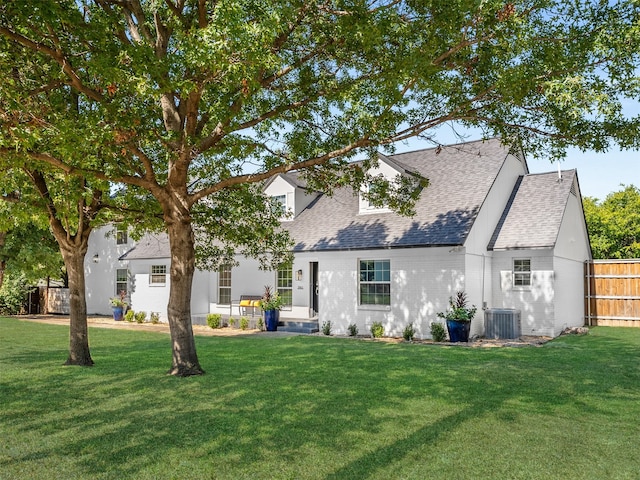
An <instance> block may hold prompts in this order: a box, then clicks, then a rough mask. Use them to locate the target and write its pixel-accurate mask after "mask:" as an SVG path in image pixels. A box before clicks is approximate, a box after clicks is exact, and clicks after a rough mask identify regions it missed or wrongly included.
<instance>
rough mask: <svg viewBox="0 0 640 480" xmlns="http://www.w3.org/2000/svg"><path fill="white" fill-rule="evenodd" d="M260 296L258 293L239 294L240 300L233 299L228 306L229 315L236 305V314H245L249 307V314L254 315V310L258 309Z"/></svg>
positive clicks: (257, 310)
mask: <svg viewBox="0 0 640 480" xmlns="http://www.w3.org/2000/svg"><path fill="white" fill-rule="evenodd" d="M261 300H262V297H261V296H260V295H241V296H240V300H233V301H232V302H231V307H230V312H229V314H230V315H233V307H238V315H247V312H248V311H249V309H251V316H252V317H253V316H255V314H256V312H259V311H260V301H261Z"/></svg>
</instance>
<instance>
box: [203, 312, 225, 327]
mask: <svg viewBox="0 0 640 480" xmlns="http://www.w3.org/2000/svg"><path fill="white" fill-rule="evenodd" d="M207 325H209V326H210V327H211V328H220V327H221V326H222V315H220V314H219V313H210V314H209V315H207Z"/></svg>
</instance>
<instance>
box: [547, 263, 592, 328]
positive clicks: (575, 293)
mask: <svg viewBox="0 0 640 480" xmlns="http://www.w3.org/2000/svg"><path fill="white" fill-rule="evenodd" d="M553 262H554V265H555V267H556V281H555V291H556V306H555V324H554V332H553V335H554V336H556V335H560V333H562V331H563V330H564V329H565V328H567V327H581V326H583V325H584V317H585V315H584V263H582V262H579V261H576V260H568V259H566V258H559V257H556V258H554V260H553Z"/></svg>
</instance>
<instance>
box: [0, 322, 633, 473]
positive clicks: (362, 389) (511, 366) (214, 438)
mask: <svg viewBox="0 0 640 480" xmlns="http://www.w3.org/2000/svg"><path fill="white" fill-rule="evenodd" d="M60 328H63V327H60ZM92 336H93V338H94V344H95V357H96V360H97V364H96V367H94V368H91V369H78V368H75V367H73V368H69V367H61V366H60V367H56V368H50V369H46V370H42V371H39V372H38V373H39V376H38V377H37V378H35V379H34V377H33V376H31V375H26V376H25V377H24V378H20V376H19V374H18V372H17V371H15V370H14V371H12V373H11V378H10V380H9V381H7V382H5V381H1V382H0V385H2V387H1V388H2V390H0V392H2V403H1V404H0V420H1V421H0V425H5V426H6V427H7V428H9V429H10V430H9V431H10V432H12V433H13V434H14V435H17V437H18V438H16V439H14V441H15V442H20V440H19V437H22V436H24V437H25V438H35V439H38V438H41V439H45V438H48V439H49V440H47V441H40V442H39V441H35V442H31V443H27V444H24V445H21V448H18V449H16V452H17V453H14V454H13V455H12V456H10V457H9V456H7V455H5V456H4V457H0V468H2V469H5V468H6V469H7V470H6V471H10V472H12V471H19V470H20V468H21V465H22V464H24V463H29V462H35V463H38V464H39V463H42V462H44V461H45V460H47V459H48V460H49V461H51V462H53V464H55V462H56V461H64V462H67V463H69V464H70V465H72V466H73V467H74V468H75V472H76V473H78V474H80V475H82V476H85V477H89V476H91V477H94V478H136V477H139V476H146V477H151V476H154V475H155V476H156V477H157V478H166V477H175V478H187V477H191V478H197V477H199V476H200V477H206V476H208V477H211V476H212V472H215V475H217V476H218V477H220V478H237V477H240V476H244V477H253V478H296V477H307V478H328V479H337V478H356V479H357V478H367V477H369V476H374V475H375V474H376V473H379V472H382V471H384V469H386V468H389V467H390V466H392V465H394V464H396V463H397V462H399V461H402V459H403V458H406V457H408V456H410V455H412V454H413V453H414V452H418V451H420V449H422V448H423V447H424V446H425V445H426V446H429V445H436V444H438V443H440V442H442V441H446V440H447V438H448V437H449V436H450V435H452V434H453V433H454V432H457V431H460V430H461V429H462V428H464V425H465V424H466V423H467V422H470V421H473V420H474V419H477V418H480V417H483V416H488V415H493V416H496V417H499V418H500V421H501V422H514V419H515V418H516V417H517V416H518V415H526V414H541V413H543V412H545V413H546V412H550V411H553V410H554V409H558V408H561V407H562V406H563V405H567V404H573V403H575V402H576V398H575V396H573V395H571V393H573V394H579V395H587V396H591V397H593V401H592V402H591V404H590V405H589V406H588V407H589V408H590V409H591V410H590V412H592V413H598V414H603V413H602V412H597V411H596V410H594V409H593V408H594V405H598V403H599V400H600V399H604V398H605V397H607V396H608V395H610V394H611V392H613V391H614V390H617V389H620V388H621V385H620V382H621V381H622V379H623V377H621V376H620V375H619V372H614V373H612V372H610V371H609V370H608V367H609V366H610V365H612V364H619V365H621V367H622V368H623V369H628V368H632V366H633V365H634V362H636V363H635V364H636V365H637V360H638V353H637V348H636V351H635V353H634V352H633V350H632V342H629V343H628V344H627V342H625V341H622V342H618V341H617V340H616V338H611V337H603V338H593V339H587V338H586V337H585V338H572V339H566V340H565V339H563V340H561V342H558V344H557V345H558V346H551V347H550V348H540V349H533V348H531V349H517V350H508V349H501V350H498V349H496V350H494V351H480V350H474V349H468V348H454V347H438V346H430V347H425V346H419V345H406V344H404V345H403V344H401V345H387V344H382V343H374V342H358V341H349V340H336V339H331V338H327V339H325V338H322V337H287V338H279V339H273V340H269V341H268V340H265V339H264V338H260V339H256V338H251V337H241V338H213V337H211V338H206V339H205V338H198V339H197V340H196V341H197V343H198V351H199V355H200V360H201V363H202V364H203V366H204V367H205V369H206V370H207V372H208V373H207V375H205V376H203V377H192V378H186V379H179V378H174V377H170V376H166V375H163V373H164V372H165V371H166V367H167V366H168V364H169V361H170V344H169V341H168V339H167V338H166V336H160V335H158V334H153V333H146V334H144V335H140V334H137V333H136V334H134V333H131V332H126V333H124V332H114V331H104V332H101V333H98V332H93V335H92ZM552 344H553V342H552ZM563 344H564V346H562V345H563ZM587 345H588V346H587ZM616 346H619V349H618V350H617V351H616ZM57 351H58V349H56V348H52V349H51V350H49V351H47V352H45V353H43V354H42V355H43V356H42V357H40V358H39V359H38V360H37V361H41V362H42V365H44V366H46V365H49V364H50V362H51V359H53V358H55V356H56V355H57ZM32 354H33V350H32V349H30V350H29V351H28V352H24V353H23V354H21V355H16V356H15V357H14V358H12V359H11V363H12V364H14V365H15V366H18V365H20V364H21V363H22V362H29V360H28V357H29V356H30V355H32ZM619 354H622V356H619ZM3 360H4V359H3ZM598 361H601V362H602V363H603V366H602V367H597V362H598ZM33 366H34V364H33V363H32V364H31V367H33ZM47 368H48V367H47ZM629 372H630V375H631V377H630V378H627V379H626V380H625V381H628V382H629V383H628V385H633V382H634V381H637V380H638V378H637V377H638V373H637V369H636V371H635V373H634V370H629ZM633 375H635V377H634V376H633ZM603 376H608V377H609V378H608V379H605V378H603ZM625 388H629V391H630V392H631V391H633V390H632V388H633V387H631V386H627V387H625ZM636 393H637V388H636ZM512 401H517V403H518V405H519V407H518V408H519V410H518V411H516V412H514V411H513V409H512V408H513V407H510V406H506V405H507V404H508V403H509V402H512ZM430 409H431V410H433V413H432V414H431V413H428V414H420V416H419V418H418V413H419V412H424V411H427V412H429V411H430ZM604 414H607V412H604ZM394 424H399V425H400V426H399V428H398V429H397V430H395V429H393V426H394ZM403 425H406V427H404V428H403ZM389 429H390V430H389ZM389 431H390V432H391V433H389ZM388 435H390V436H388ZM363 439H368V440H369V442H368V443H369V445H367V446H366V447H364V446H363V445H362V440H363ZM314 451H319V452H324V454H325V455H326V456H328V457H329V458H333V459H334V461H333V462H330V461H327V462H326V464H321V465H313V466H310V465H308V464H306V463H305V458H303V457H304V454H308V453H309V452H314ZM346 452H348V455H345V453H346ZM320 463H321V462H320ZM309 468H313V469H314V470H309Z"/></svg>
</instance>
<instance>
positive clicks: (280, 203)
mask: <svg viewBox="0 0 640 480" xmlns="http://www.w3.org/2000/svg"><path fill="white" fill-rule="evenodd" d="M271 201H272V202H273V211H274V212H275V213H279V214H280V217H284V216H285V214H286V213H287V196H286V195H276V196H274V197H271Z"/></svg>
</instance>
